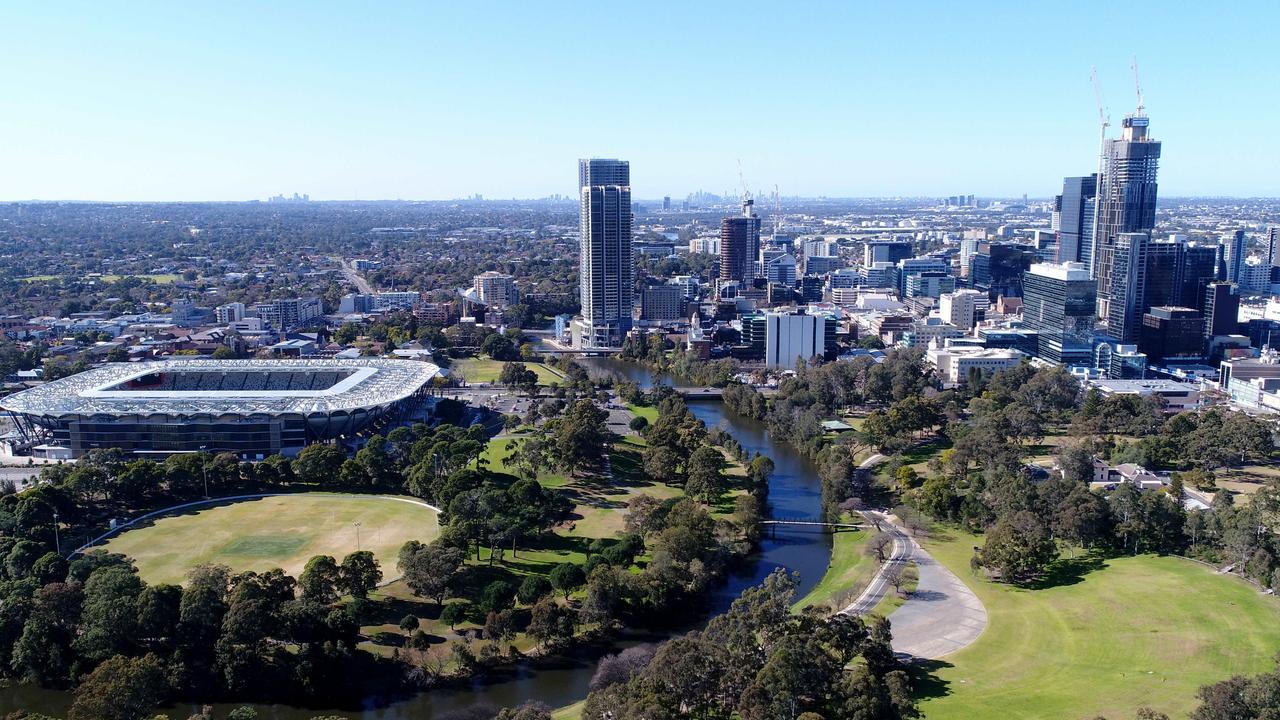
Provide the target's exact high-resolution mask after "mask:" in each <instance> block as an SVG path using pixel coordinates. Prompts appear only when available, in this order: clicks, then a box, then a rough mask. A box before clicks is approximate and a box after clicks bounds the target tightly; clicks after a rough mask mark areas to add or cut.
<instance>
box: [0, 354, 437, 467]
mask: <svg viewBox="0 0 1280 720" xmlns="http://www.w3.org/2000/svg"><path fill="white" fill-rule="evenodd" d="M439 375H440V368H439V367H438V366H436V365H433V364H431V363H426V362H420V361H416V360H389V359H381V358H357V359H302V360H196V359H193V360H165V361H161V362H148V363H109V364H106V365H103V366H101V367H97V368H94V369H92V370H86V371H85V372H82V373H78V374H76V375H72V376H70V377H65V378H61V379H59V380H54V381H51V382H48V383H45V384H44V385H41V386H39V387H36V388H32V389H30V390H24V391H22V392H18V393H14V394H13V395H9V396H8V397H5V398H0V409H3V410H6V411H8V413H9V415H10V417H11V418H12V419H13V422H14V424H15V425H16V426H17V428H18V430H19V432H20V433H21V434H22V435H23V436H24V437H25V438H26V439H27V440H28V441H29V444H30V445H32V446H33V454H35V455H36V456H38V457H46V458H76V457H80V456H81V455H83V454H85V453H86V452H88V451H90V450H93V449H97V448H119V449H121V450H123V451H125V452H126V453H132V454H136V455H142V456H164V455H171V454H175V453H185V452H195V451H199V450H207V451H209V452H232V453H235V454H236V455H238V456H240V457H241V458H242V459H246V460H260V459H262V458H265V457H266V456H268V455H273V454H276V453H280V454H284V455H294V454H296V453H297V452H298V451H299V450H301V449H302V448H303V447H305V446H306V445H309V444H311V443H314V442H322V441H326V440H334V439H339V438H347V437H352V436H354V435H357V434H360V433H365V432H374V431H378V430H380V429H382V428H385V427H387V426H388V425H391V424H393V423H395V422H396V421H400V420H406V419H409V418H411V417H413V416H414V415H416V414H417V413H418V412H419V410H420V409H421V408H422V406H423V404H424V403H423V400H424V399H425V398H426V397H427V395H428V394H429V392H430V390H431V385H432V380H433V379H434V378H436V377H437V376H439Z"/></svg>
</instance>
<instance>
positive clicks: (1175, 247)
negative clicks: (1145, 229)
mask: <svg viewBox="0 0 1280 720" xmlns="http://www.w3.org/2000/svg"><path fill="white" fill-rule="evenodd" d="M1185 250H1186V248H1185V247H1183V245H1182V243H1180V242H1177V241H1174V240H1156V241H1153V242H1151V243H1150V244H1148V245H1147V285H1146V287H1145V288H1144V290H1143V295H1142V309H1143V311H1144V312H1145V311H1146V309H1147V308H1149V307H1156V306H1171V305H1176V304H1177V302H1178V296H1179V294H1180V292H1181V290H1182V279H1181V274H1182V270H1183V259H1184V252H1185Z"/></svg>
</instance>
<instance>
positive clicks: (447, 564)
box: [400, 541, 463, 605]
mask: <svg viewBox="0 0 1280 720" xmlns="http://www.w3.org/2000/svg"><path fill="white" fill-rule="evenodd" d="M462 561H463V557H462V550H460V549H458V548H456V547H453V546H450V545H445V544H444V543H442V542H439V541H436V542H433V543H431V544H429V545H419V546H418V547H417V548H416V549H414V551H413V552H412V553H410V554H409V555H408V556H407V558H404V559H402V561H401V563H400V572H401V574H402V575H403V576H404V581H405V584H406V585H408V586H409V589H410V590H412V591H413V593H414V594H415V595H418V596H421V597H428V598H431V599H432V600H435V601H436V604H437V605H440V604H442V603H444V599H445V598H446V597H448V595H449V589H450V588H451V587H452V585H453V581H454V579H455V577H456V576H457V573H458V569H459V568H461V567H462Z"/></svg>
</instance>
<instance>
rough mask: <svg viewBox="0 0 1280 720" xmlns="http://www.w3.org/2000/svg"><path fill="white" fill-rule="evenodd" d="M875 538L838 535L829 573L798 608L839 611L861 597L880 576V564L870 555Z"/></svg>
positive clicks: (856, 533) (839, 533)
mask: <svg viewBox="0 0 1280 720" xmlns="http://www.w3.org/2000/svg"><path fill="white" fill-rule="evenodd" d="M870 538H871V535H870V534H868V533H866V532H863V531H861V530H855V531H853V532H838V533H835V536H834V538H833V539H832V547H831V563H830V564H829V565H828V566H827V572H826V574H825V575H823V576H822V579H821V580H819V581H818V584H817V585H814V586H813V589H812V590H810V591H809V594H808V595H805V596H804V597H802V598H800V601H799V602H797V603H796V604H795V607H796V608H803V607H805V606H806V605H819V606H820V605H825V606H828V607H830V608H831V609H833V610H838V609H840V608H841V607H844V606H845V605H848V604H849V603H850V602H853V600H854V599H856V598H857V597H858V594H859V593H861V592H862V589H863V588H865V587H866V586H867V583H868V582H870V581H871V578H872V577H874V576H875V573H876V561H875V559H874V558H871V557H868V556H867V554H866V547H867V541H868V540H869V539H870Z"/></svg>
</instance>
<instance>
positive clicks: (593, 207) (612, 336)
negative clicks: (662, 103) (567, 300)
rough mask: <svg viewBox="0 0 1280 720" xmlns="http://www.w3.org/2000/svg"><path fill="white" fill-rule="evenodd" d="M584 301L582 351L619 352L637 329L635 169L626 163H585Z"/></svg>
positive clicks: (579, 330) (579, 332)
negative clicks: (614, 349)
mask: <svg viewBox="0 0 1280 720" xmlns="http://www.w3.org/2000/svg"><path fill="white" fill-rule="evenodd" d="M578 188H579V196H580V200H581V209H580V215H579V227H580V233H581V241H580V242H581V250H580V257H579V269H578V277H579V281H578V282H579V295H580V298H581V302H582V315H581V316H579V317H578V318H575V319H574V323H573V340H574V345H575V346H576V347H616V346H618V345H621V344H622V339H623V337H624V336H625V335H626V334H627V331H628V330H630V329H631V310H632V306H633V305H634V297H633V296H634V290H633V287H632V286H633V283H634V281H633V278H632V276H633V275H634V273H635V268H634V263H633V260H632V255H631V225H632V215H631V165H630V163H628V162H626V161H624V160H602V159H594V158H593V159H591V160H579V161H578Z"/></svg>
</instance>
